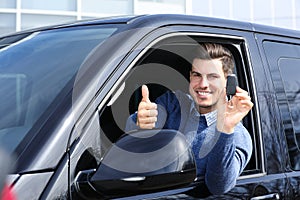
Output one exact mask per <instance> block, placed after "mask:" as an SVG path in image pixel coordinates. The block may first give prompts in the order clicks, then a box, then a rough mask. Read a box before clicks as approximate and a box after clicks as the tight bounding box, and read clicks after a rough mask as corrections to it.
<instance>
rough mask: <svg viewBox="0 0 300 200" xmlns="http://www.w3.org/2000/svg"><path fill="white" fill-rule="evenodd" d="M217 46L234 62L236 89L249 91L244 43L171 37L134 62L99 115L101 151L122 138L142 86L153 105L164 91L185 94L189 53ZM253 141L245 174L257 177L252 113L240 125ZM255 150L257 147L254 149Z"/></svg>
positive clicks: (189, 59)
mask: <svg viewBox="0 0 300 200" xmlns="http://www.w3.org/2000/svg"><path fill="white" fill-rule="evenodd" d="M208 41H209V42H219V43H222V44H224V45H226V47H227V48H228V49H230V50H231V51H232V54H233V56H234V58H235V73H236V74H237V75H238V76H239V77H240V78H239V80H238V81H239V85H240V86H241V87H242V88H247V89H248V90H249V91H250V93H251V89H250V88H249V85H248V83H247V78H246V76H248V75H247V74H249V73H248V72H246V71H245V64H244V62H245V61H244V60H243V57H244V56H245V55H241V52H242V48H244V46H243V42H242V41H240V40H237V41H234V40H231V41H228V40H224V39H220V38H207V37H205V38H204V37H195V36H191V37H190V36H175V37H174V36H172V37H169V38H167V39H165V40H163V41H160V42H158V43H157V44H155V45H154V46H152V47H150V48H148V49H147V51H146V52H144V53H143V55H142V56H141V58H140V59H139V60H138V61H136V64H135V65H134V67H133V68H132V69H131V70H130V71H129V72H128V73H127V74H126V78H125V80H124V81H123V82H122V84H121V85H120V86H119V87H118V89H117V90H116V91H115V92H114V94H113V95H112V96H111V98H110V102H109V103H108V104H107V106H106V107H105V108H103V109H102V110H101V112H100V125H101V131H102V133H103V136H104V138H105V139H102V141H105V142H106V144H104V145H103V151H106V150H107V149H108V147H109V146H110V145H112V144H113V143H114V142H116V141H117V140H118V138H119V137H120V136H122V135H123V134H125V132H126V131H125V127H126V122H127V119H128V118H129V116H130V115H131V114H133V113H135V112H136V111H137V108H138V104H139V102H140V101H141V99H142V95H141V86H142V85H143V84H147V86H148V88H149V95H150V96H149V98H150V100H151V101H155V99H156V98H157V97H159V96H160V95H162V94H164V93H165V92H166V91H176V90H180V91H183V92H185V93H188V90H189V76H190V69H191V63H192V52H193V51H194V50H195V47H196V46H197V45H198V44H199V42H208ZM243 123H244V126H245V127H246V128H247V129H248V130H249V132H250V134H251V136H252V138H253V145H254V148H253V154H252V158H251V161H250V162H249V164H248V166H247V167H246V169H245V172H244V174H249V173H256V172H257V170H258V169H259V166H260V165H259V163H258V162H259V161H258V156H257V154H258V152H259V151H260V149H259V148H255V146H256V144H255V141H256V139H255V138H256V137H257V136H256V135H255V125H254V124H255V122H254V120H253V113H250V114H249V115H248V116H247V117H246V118H245V119H244V121H243ZM257 146H258V145H257Z"/></svg>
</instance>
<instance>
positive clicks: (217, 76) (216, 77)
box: [207, 74, 220, 80]
mask: <svg viewBox="0 0 300 200" xmlns="http://www.w3.org/2000/svg"><path fill="white" fill-rule="evenodd" d="M219 77H220V76H219V75H218V74H209V75H207V78H208V79H209V80H214V79H218V78H219Z"/></svg>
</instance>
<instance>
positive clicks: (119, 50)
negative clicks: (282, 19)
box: [0, 15, 300, 200]
mask: <svg viewBox="0 0 300 200" xmlns="http://www.w3.org/2000/svg"><path fill="white" fill-rule="evenodd" d="M200 42H217V43H220V44H223V45H225V46H226V47H227V48H228V49H229V50H230V51H231V53H232V54H233V56H234V60H235V73H236V74H237V75H238V83H239V85H240V87H242V88H243V89H245V90H247V91H248V92H249V93H250V95H251V97H252V101H253V102H254V107H253V108H252V110H251V112H250V113H249V114H248V115H247V116H246V117H245V118H244V120H243V124H244V126H245V127H246V128H247V129H248V131H249V133H250V134H251V137H252V141H253V152H252V157H251V160H250V162H249V163H248V165H247V167H246V168H245V170H244V171H243V173H242V174H241V176H240V177H239V179H238V180H237V183H236V186H235V187H234V188H233V189H232V190H230V191H229V192H228V193H226V194H223V195H219V196H217V195H212V194H210V192H209V191H208V190H207V188H206V186H205V180H204V179H203V178H202V177H196V166H195V162H194V156H193V154H192V152H191V150H190V148H189V145H188V144H187V142H186V140H185V137H184V136H183V135H182V134H181V133H180V132H178V131H174V130H137V131H135V132H134V133H131V134H127V133H125V131H124V129H125V123H126V120H127V118H128V117H129V115H130V114H132V113H134V112H135V111H136V109H137V106H138V103H139V101H140V99H141V93H140V87H141V86H142V85H143V84H147V85H148V87H149V90H150V94H151V96H150V98H151V99H155V98H156V97H158V96H159V95H161V94H162V93H164V92H165V91H168V90H171V91H175V90H183V91H186V90H187V89H188V80H189V79H188V78H189V70H188V69H189V65H190V64H191V59H192V57H191V56H192V53H191V51H192V49H193V47H195V45H197V44H199V43H200ZM299 73H300V32H297V31H292V30H285V29H279V28H274V27H267V26H262V25H256V24H251V23H243V22H237V21H227V20H222V19H215V18H204V17H197V16H187V15H144V16H131V17H114V18H105V19H97V20H89V21H79V22H74V23H70V24H64V25H57V26H51V27H45V28H40V29H35V30H28V31H24V32H19V33H15V34H11V35H7V36H4V37H1V38H0V83H1V84H0V85H1V87H0V99H1V100H0V102H1V103H0V111H1V116H0V144H1V147H2V148H4V149H5V150H6V151H7V152H9V153H11V154H12V155H13V158H14V160H15V161H16V162H15V164H14V167H13V168H12V170H11V174H9V175H8V177H7V180H6V181H7V182H9V183H11V184H12V186H13V192H14V194H15V195H16V196H17V197H18V199H22V200H23V199H25V200H26V199H28V200H32V199H51V200H52V199H113V198H122V199H152V198H158V199H218V198H219V199H297V198H300V187H299V185H300V171H299V170H300V150H299V145H300V137H299V136H300V81H299Z"/></svg>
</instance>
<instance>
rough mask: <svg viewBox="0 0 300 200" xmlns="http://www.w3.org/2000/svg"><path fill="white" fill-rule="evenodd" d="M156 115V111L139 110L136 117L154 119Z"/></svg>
mask: <svg viewBox="0 0 300 200" xmlns="http://www.w3.org/2000/svg"><path fill="white" fill-rule="evenodd" d="M157 114H158V112H157V110H140V111H139V112H138V117H139V119H140V118H145V117H156V116H157Z"/></svg>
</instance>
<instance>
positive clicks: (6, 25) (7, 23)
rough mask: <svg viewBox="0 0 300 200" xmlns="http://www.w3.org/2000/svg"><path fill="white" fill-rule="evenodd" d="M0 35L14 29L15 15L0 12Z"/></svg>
mask: <svg viewBox="0 0 300 200" xmlns="http://www.w3.org/2000/svg"><path fill="white" fill-rule="evenodd" d="M0 19H1V20H0V36H1V35H4V34H7V33H10V32H15V31H16V15H15V14H3V13H0Z"/></svg>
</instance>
